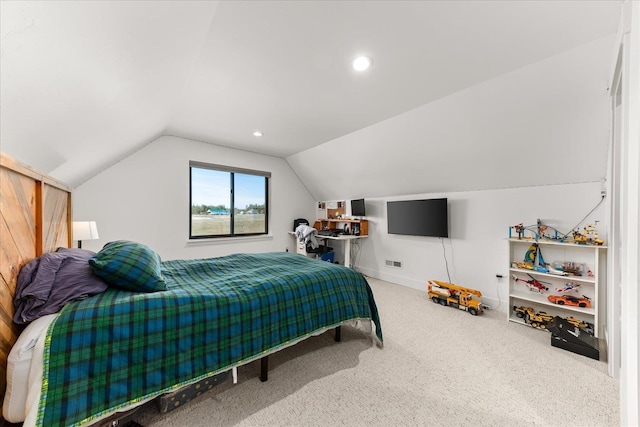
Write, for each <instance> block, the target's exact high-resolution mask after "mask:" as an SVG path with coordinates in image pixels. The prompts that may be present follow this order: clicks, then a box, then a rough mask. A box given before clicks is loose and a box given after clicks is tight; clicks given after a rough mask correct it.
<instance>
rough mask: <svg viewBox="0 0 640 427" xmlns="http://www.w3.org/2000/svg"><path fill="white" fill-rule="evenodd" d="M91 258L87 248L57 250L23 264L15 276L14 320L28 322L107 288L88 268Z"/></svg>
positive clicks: (21, 322) (92, 253)
mask: <svg viewBox="0 0 640 427" xmlns="http://www.w3.org/2000/svg"><path fill="white" fill-rule="evenodd" d="M93 255H94V252H91V251H88V250H86V249H75V248H72V249H68V248H58V250H57V251H56V252H48V253H45V254H43V255H42V256H41V257H39V258H35V259H34V260H32V261H31V262H29V263H28V264H27V265H25V266H24V267H23V268H22V270H20V274H19V275H18V283H17V286H16V296H15V298H14V305H15V307H16V313H15V315H14V317H13V321H14V322H16V323H18V324H25V323H29V322H32V321H33V320H35V319H37V318H38V317H41V316H44V315H46V314H52V313H57V312H58V311H60V310H61V309H62V307H64V306H65V305H66V304H68V303H69V302H71V301H74V300H79V299H85V298H87V297H89V296H91V295H95V294H99V293H101V292H104V291H105V290H107V287H108V285H107V284H106V283H105V282H104V281H103V280H102V279H101V278H99V277H98V276H96V275H95V274H94V273H93V271H92V270H91V267H89V258H91V257H92V256H93Z"/></svg>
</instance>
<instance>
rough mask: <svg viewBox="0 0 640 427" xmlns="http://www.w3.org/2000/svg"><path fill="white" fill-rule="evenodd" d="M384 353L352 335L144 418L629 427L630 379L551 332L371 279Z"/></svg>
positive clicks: (241, 374) (289, 354) (145, 411)
mask: <svg viewBox="0 0 640 427" xmlns="http://www.w3.org/2000/svg"><path fill="white" fill-rule="evenodd" d="M369 283H370V285H371V288H372V289H373V292H374V296H375V299H376V302H377V305H378V309H379V312H380V318H381V322H382V331H383V334H384V348H379V347H377V346H376V345H375V344H373V342H372V341H371V339H370V337H368V336H365V335H364V334H363V333H362V332H361V331H359V330H356V329H352V328H348V327H344V328H342V329H343V330H342V341H341V342H339V343H336V342H334V341H333V333H325V334H323V335H321V336H318V337H312V338H309V339H307V340H305V341H303V342H301V343H299V344H297V345H295V346H293V347H290V348H287V349H284V350H282V351H280V352H278V353H276V354H273V355H271V356H270V357H269V368H270V369H269V380H268V381H267V382H265V383H261V382H260V380H259V379H258V375H259V371H260V367H259V362H254V363H250V364H248V365H245V366H242V367H240V368H239V369H238V384H235V385H234V384H233V383H232V381H231V380H230V379H229V380H227V381H226V382H224V383H222V384H221V385H219V386H217V387H216V388H214V389H213V390H210V391H208V392H206V393H204V394H203V395H201V396H200V397H198V398H196V399H194V400H192V401H191V402H189V403H188V404H186V405H184V406H183V407H179V408H177V409H175V410H173V411H172V412H169V413H166V414H160V413H158V412H157V409H156V406H155V404H153V403H149V404H147V405H145V406H144V407H142V408H141V410H140V411H138V413H136V414H135V415H134V417H133V419H134V420H135V421H137V422H138V423H140V424H142V425H143V426H145V427H170V426H192V427H198V426H519V427H522V426H576V427H577V426H580V427H582V426H618V425H620V409H619V407H620V402H619V382H618V381H617V380H615V379H613V378H610V377H609V376H608V375H607V366H606V363H605V362H602V361H596V360H593V359H589V358H587V357H584V356H580V355H577V354H574V353H571V352H568V351H565V350H562V349H558V348H555V347H552V346H551V344H550V334H549V333H548V332H544V331H540V330H536V329H533V328H530V327H527V326H523V325H519V324H515V323H512V322H508V321H507V320H506V314H505V313H502V312H499V311H495V310H491V311H486V312H485V313H483V314H482V315H480V316H471V315H470V314H468V313H466V312H463V311H459V310H456V309H453V308H450V307H442V306H440V305H438V304H434V303H433V302H431V301H430V300H428V299H427V295H426V293H425V292H420V291H417V290H415V289H411V288H407V287H403V286H399V285H395V284H391V283H388V282H384V281H381V280H377V279H369Z"/></svg>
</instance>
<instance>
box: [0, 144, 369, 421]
mask: <svg viewBox="0 0 640 427" xmlns="http://www.w3.org/2000/svg"><path fill="white" fill-rule="evenodd" d="M2 160H3V163H2V166H3V171H2V173H4V174H5V176H6V174H7V173H9V172H7V171H8V170H10V173H11V174H14V173H17V174H18V175H22V176H24V172H25V168H24V167H22V166H21V167H20V168H19V170H18V171H16V170H15V168H11V167H10V166H12V165H13V164H14V163H13V162H11V161H7V158H6V157H5V156H3V158H2ZM8 166H9V167H8ZM26 170H28V168H26ZM13 178H15V177H13V175H12V179H13ZM28 178H29V179H30V180H31V181H35V182H36V186H37V185H40V184H37V182H39V180H40V181H42V179H41V178H42V177H41V176H40V175H37V174H36V175H35V176H33V174H31V175H29V176H28ZM29 179H28V180H26V181H21V185H19V186H17V187H13V188H18V190H15V189H14V190H12V191H7V190H6V188H5V186H4V184H3V188H2V198H1V201H2V215H3V216H5V215H7V214H8V212H9V207H11V208H12V209H16V207H17V208H19V209H21V211H20V212H21V213H20V215H18V216H24V209H23V208H22V207H21V204H20V203H16V200H18V199H24V198H22V197H15V196H14V195H15V194H16V192H17V191H18V192H19V191H22V189H24V188H28V187H29V185H27V183H28V182H29ZM55 184H56V185H57V184H58V183H55ZM59 190H61V191H62V193H61V195H66V201H67V203H66V204H64V205H65V206H66V207H65V208H62V207H61V206H62V203H61V204H58V205H59V206H58V209H57V211H59V212H58V213H57V214H56V215H55V216H56V218H57V219H56V220H55V221H52V220H47V221H43V222H42V223H41V226H40V227H35V226H34V234H37V233H38V228H40V230H41V231H42V232H43V233H47V232H46V228H48V227H45V226H44V224H45V223H46V224H47V225H48V226H52V227H57V228H58V229H59V230H62V231H61V232H59V233H57V234H56V236H57V237H56V239H54V240H53V242H51V243H48V244H46V245H45V244H43V243H44V242H45V241H46V239H43V238H34V239H33V242H34V243H35V247H36V249H35V250H33V251H32V252H29V253H28V254H27V255H26V256H22V255H19V254H20V251H16V252H10V251H6V250H5V248H3V255H2V256H3V257H4V258H5V259H9V258H12V261H11V262H12V265H13V267H14V268H13V269H12V270H11V272H12V273H13V274H12V275H7V278H8V280H3V284H4V285H5V286H6V288H7V290H8V291H9V292H11V293H12V296H13V295H14V294H15V292H16V288H15V283H16V279H17V272H18V271H20V269H21V268H22V267H23V266H24V265H27V264H28V263H29V262H32V261H33V260H34V259H37V258H38V257H41V256H43V255H46V254H47V253H50V252H55V250H56V249H57V247H59V246H62V247H69V246H70V244H69V243H70V238H71V236H70V235H69V231H68V230H69V227H68V225H69V223H70V208H69V206H70V204H69V201H70V192H69V190H68V189H65V188H64V187H63V188H62V189H59ZM42 193H44V194H45V196H46V195H47V192H37V191H34V195H35V196H36V197H35V199H36V203H35V207H34V208H35V209H31V210H28V212H29V215H32V217H33V219H34V220H33V221H32V222H33V223H34V224H36V223H38V222H39V221H41V218H44V217H48V216H49V215H48V214H44V213H42V212H41V213H37V211H38V209H43V208H45V207H46V206H50V205H51V204H50V203H49V204H47V202H46V201H40V202H38V201H37V199H38V197H40V196H42ZM38 194H39V195H38ZM27 199H28V198H27ZM59 199H60V200H62V199H65V197H59ZM54 205H56V204H54ZM34 210H35V211H36V212H33V211H34ZM16 215H17V214H16V211H13V215H12V217H14V216H16ZM7 216H8V215H7ZM3 221H4V222H5V223H6V219H4V220H3ZM61 223H62V224H66V225H65V226H60V224H61ZM2 230H3V232H4V233H5V234H6V235H10V230H12V228H11V227H6V228H5V229H2ZM12 239H13V240H15V238H13V237H12ZM29 241H30V240H29ZM110 243H113V245H111V244H108V245H105V248H104V249H103V250H102V251H100V252H98V254H96V256H95V257H94V258H95V259H96V261H94V263H92V264H91V267H92V271H93V272H94V273H95V274H96V275H99V276H100V277H101V278H102V279H104V280H105V281H108V284H109V287H108V289H106V290H105V291H104V292H100V293H98V294H96V295H94V296H90V297H88V298H85V299H82V300H78V301H73V302H71V303H68V304H65V305H64V306H63V308H62V309H61V310H60V311H59V312H58V313H55V314H48V315H44V316H42V317H41V318H38V320H37V321H34V322H33V323H32V324H36V325H38V328H36V329H39V332H38V333H39V334H40V335H39V336H40V337H44V339H37V340H36V342H37V343H36V344H35V347H33V359H32V360H31V366H30V368H29V372H30V373H29V383H30V384H29V387H28V390H27V392H26V402H27V403H26V407H27V410H26V411H25V412H26V414H25V417H26V419H25V425H47V426H49V425H51V426H55V425H84V424H91V423H93V422H94V421H96V420H98V419H100V418H103V417H105V416H107V415H109V414H112V413H114V412H116V411H122V410H125V409H127V408H130V407H132V406H135V405H137V404H140V403H141V402H144V401H147V400H149V399H153V398H155V397H156V396H160V395H162V394H164V393H167V392H171V391H175V390H177V389H179V388H180V387H183V386H186V385H188V384H192V383H196V382H199V381H201V380H203V379H205V378H208V377H211V376H214V375H216V374H219V373H222V372H226V371H229V370H230V369H232V368H234V367H237V366H240V365H243V364H245V363H249V362H251V361H253V360H256V359H262V360H264V358H265V356H267V355H268V354H270V353H273V352H275V351H278V350H280V349H282V348H284V347H286V346H289V345H292V344H295V343H296V342H298V341H300V340H302V339H305V338H307V337H309V336H312V335H317V334H319V333H322V332H324V331H326V330H329V329H333V328H335V327H338V326H340V325H343V324H345V323H349V322H359V324H361V325H364V329H365V330H366V329H367V327H368V328H369V329H370V330H371V332H372V338H373V340H374V341H376V342H377V343H378V344H380V345H381V343H382V330H381V327H380V321H379V318H378V313H377V308H376V305H375V300H374V298H373V294H372V292H371V289H370V288H369V285H368V284H367V282H366V280H365V279H364V277H363V276H362V275H361V274H359V273H357V272H355V271H353V270H351V269H348V268H345V267H342V266H337V265H332V264H330V263H327V262H322V261H316V260H313V259H309V258H307V257H304V256H301V255H297V254H292V253H285V252H280V253H265V254H234V255H229V256H225V257H220V258H211V259H204V260H173V261H165V262H161V261H160V259H159V257H157V258H155V256H157V254H155V252H153V251H152V250H151V249H150V248H148V247H146V246H145V245H142V244H140V243H137V242H127V241H120V242H110ZM38 245H40V247H39V248H38ZM123 245H124V247H134V248H136V249H140V250H144V251H146V254H147V255H148V256H149V257H150V261H148V260H147V259H146V258H144V257H142V258H141V257H139V256H137V255H136V256H135V257H132V256H131V254H126V251H125V255H122V256H121V257H120V258H121V260H124V261H123V262H127V261H126V260H127V259H129V260H130V259H135V260H136V262H135V263H132V264H131V265H129V266H127V268H129V269H136V268H138V267H140V265H143V266H148V265H152V267H153V268H151V270H153V271H154V272H155V273H154V274H155V277H152V278H151V279H149V280H150V281H149V280H146V281H145V282H144V283H153V285H154V286H153V287H154V289H153V290H151V291H148V290H146V289H145V290H140V289H137V288H133V289H131V288H128V286H129V283H126V286H120V285H122V283H123V282H122V280H123V279H122V277H121V276H117V275H116V276H114V277H109V276H110V275H112V276H113V274H114V273H113V272H112V271H110V270H109V269H108V268H107V267H105V265H106V266H108V265H110V264H109V262H111V258H109V256H106V255H104V253H108V255H111V256H114V254H116V255H117V254H118V253H119V251H122V250H123V249H122V248H123ZM11 254H13V255H11ZM101 255H103V256H102V257H101ZM92 259H93V258H92ZM141 259H143V260H144V262H142V263H141V262H140V260H141ZM105 260H106V261H108V262H106V263H105V264H104V265H103V264H100V262H102V261H105ZM154 263H157V265H155V264H154ZM20 264H22V265H20ZM94 264H95V265H94ZM103 270H104V271H103ZM105 271H106V273H105ZM103 276H104V277H103ZM152 276H153V275H152ZM106 277H108V280H107V278H106ZM125 279H126V278H125ZM155 279H158V280H159V282H157V283H156V282H154V280H155ZM124 282H126V280H124ZM155 288H158V289H155ZM3 309H4V310H5V313H4V316H2V321H3V322H4V324H3V325H2V327H3V328H4V330H5V331H7V328H10V330H11V331H12V332H13V335H10V336H8V339H7V334H6V333H5V334H3V337H2V338H3V339H4V340H5V341H4V342H3V343H2V344H3V346H4V348H8V345H9V344H10V345H13V343H14V342H15V341H16V339H17V337H18V335H20V332H21V330H20V329H19V328H17V327H16V325H15V323H13V322H11V324H9V322H7V317H8V316H9V318H11V317H12V316H14V315H15V314H16V313H15V312H14V311H13V310H11V305H9V304H6V302H5V301H3ZM36 322H37V323H36ZM28 329H34V328H32V327H30V328H28ZM21 337H22V336H21ZM25 339H26V338H25ZM23 341H24V340H23ZM30 342H31V341H29V342H28V343H27V344H29V343H30ZM21 345H25V344H24V342H22V343H21ZM5 357H6V356H5ZM5 360H6V359H5ZM4 366H5V373H6V366H7V365H6V364H5V365H4ZM8 392H9V393H12V394H16V393H14V391H12V390H9V391H8Z"/></svg>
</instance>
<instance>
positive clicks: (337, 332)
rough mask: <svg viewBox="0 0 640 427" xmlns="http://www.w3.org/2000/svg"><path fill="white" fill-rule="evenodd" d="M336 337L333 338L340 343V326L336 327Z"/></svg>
mask: <svg viewBox="0 0 640 427" xmlns="http://www.w3.org/2000/svg"><path fill="white" fill-rule="evenodd" d="M335 331H336V336H335V337H334V338H333V339H334V340H335V342H340V326H336V329H335Z"/></svg>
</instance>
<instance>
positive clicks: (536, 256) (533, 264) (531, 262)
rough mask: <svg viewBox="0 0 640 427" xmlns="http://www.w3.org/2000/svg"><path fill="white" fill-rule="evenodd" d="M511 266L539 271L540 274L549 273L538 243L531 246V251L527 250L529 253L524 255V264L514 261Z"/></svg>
mask: <svg viewBox="0 0 640 427" xmlns="http://www.w3.org/2000/svg"><path fill="white" fill-rule="evenodd" d="M511 265H512V266H513V267H514V268H520V269H526V270H535V271H539V272H540V273H548V272H549V268H548V267H547V263H546V262H544V259H543V258H542V252H541V251H540V247H539V246H538V244H537V243H534V244H532V245H531V246H529V249H527V253H525V254H524V262H518V261H513V262H512V263H511Z"/></svg>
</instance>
